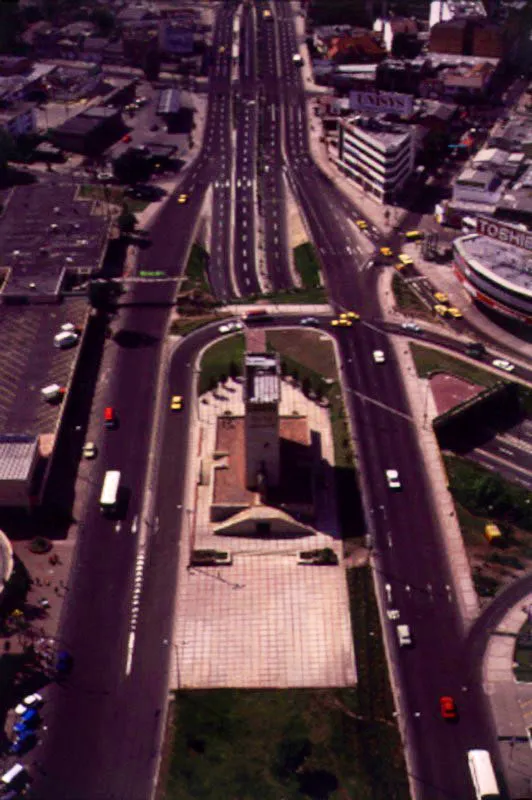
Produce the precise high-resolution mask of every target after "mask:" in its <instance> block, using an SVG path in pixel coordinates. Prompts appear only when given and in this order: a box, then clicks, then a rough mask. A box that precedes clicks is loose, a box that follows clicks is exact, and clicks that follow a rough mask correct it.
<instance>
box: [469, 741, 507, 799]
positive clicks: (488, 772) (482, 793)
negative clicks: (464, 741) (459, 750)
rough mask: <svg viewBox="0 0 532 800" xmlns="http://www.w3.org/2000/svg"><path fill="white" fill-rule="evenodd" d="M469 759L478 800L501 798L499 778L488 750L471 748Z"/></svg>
mask: <svg viewBox="0 0 532 800" xmlns="http://www.w3.org/2000/svg"><path fill="white" fill-rule="evenodd" d="M467 760H468V761H469V771H470V773H471V778H472V780H473V785H474V787H475V794H476V796H477V800H500V796H501V795H500V792H499V787H498V785H497V778H496V777H495V772H494V770H493V765H492V763H491V757H490V754H489V753H488V751H487V750H470V751H469V752H468V754H467Z"/></svg>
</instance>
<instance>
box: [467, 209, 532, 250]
mask: <svg viewBox="0 0 532 800" xmlns="http://www.w3.org/2000/svg"><path fill="white" fill-rule="evenodd" d="M477 233H479V234H480V235H481V236H488V237H489V238H490V239H496V240H497V241H498V242H504V244H513V245H514V247H520V248H521V249H522V250H528V251H529V252H531V253H532V232H531V231H522V230H520V229H519V228H514V227H513V226H512V225H505V224H504V223H503V222H499V221H495V220H493V219H486V218H485V217H477Z"/></svg>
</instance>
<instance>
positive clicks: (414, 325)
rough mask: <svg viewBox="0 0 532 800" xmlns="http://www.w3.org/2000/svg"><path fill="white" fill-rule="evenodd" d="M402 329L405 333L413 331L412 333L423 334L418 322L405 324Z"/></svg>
mask: <svg viewBox="0 0 532 800" xmlns="http://www.w3.org/2000/svg"><path fill="white" fill-rule="evenodd" d="M401 328H402V329H403V330H404V331H411V332H412V333H421V327H420V326H419V325H418V324H417V322H403V323H402V325H401Z"/></svg>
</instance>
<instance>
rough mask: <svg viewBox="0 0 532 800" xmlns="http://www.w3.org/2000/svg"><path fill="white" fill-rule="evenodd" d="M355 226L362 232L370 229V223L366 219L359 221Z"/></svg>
mask: <svg viewBox="0 0 532 800" xmlns="http://www.w3.org/2000/svg"><path fill="white" fill-rule="evenodd" d="M355 225H356V226H357V228H360V230H361V231H366V230H367V229H368V223H367V222H366V220H365V219H357V221H356V222H355Z"/></svg>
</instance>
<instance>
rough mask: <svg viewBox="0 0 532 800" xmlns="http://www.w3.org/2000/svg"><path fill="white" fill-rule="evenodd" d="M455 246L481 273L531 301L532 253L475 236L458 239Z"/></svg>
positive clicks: (484, 237) (485, 237)
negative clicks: (473, 262)
mask: <svg viewBox="0 0 532 800" xmlns="http://www.w3.org/2000/svg"><path fill="white" fill-rule="evenodd" d="M454 246H455V247H456V249H457V250H458V252H459V253H461V254H462V255H463V256H465V257H466V258H467V259H471V260H473V261H475V262H476V263H475V268H476V269H477V270H478V272H479V273H480V274H483V275H485V277H486V278H488V279H490V278H491V280H493V279H495V280H496V281H497V283H499V284H501V285H502V286H504V287H505V288H506V289H509V290H510V291H514V292H515V291H516V290H517V291H518V292H519V294H520V295H521V296H525V297H528V298H529V299H530V300H531V301H532V252H530V251H527V250H522V249H521V248H519V247H514V246H513V245H511V244H505V243H504V242H499V241H497V240H495V239H490V238H489V237H487V236H479V235H478V234H476V233H474V234H471V235H470V236H462V237H459V238H458V239H455V241H454Z"/></svg>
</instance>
